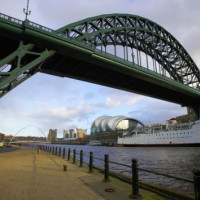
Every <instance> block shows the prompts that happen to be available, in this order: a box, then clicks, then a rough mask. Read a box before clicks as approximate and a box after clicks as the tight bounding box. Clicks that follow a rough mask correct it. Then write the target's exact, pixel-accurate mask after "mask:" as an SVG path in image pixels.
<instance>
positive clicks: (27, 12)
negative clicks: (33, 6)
mask: <svg viewBox="0 0 200 200" xmlns="http://www.w3.org/2000/svg"><path fill="white" fill-rule="evenodd" d="M28 7H29V0H28V1H27V7H26V9H25V8H24V9H23V12H24V14H25V15H26V18H25V21H26V20H27V18H28V15H30V14H31V11H30V10H28Z"/></svg>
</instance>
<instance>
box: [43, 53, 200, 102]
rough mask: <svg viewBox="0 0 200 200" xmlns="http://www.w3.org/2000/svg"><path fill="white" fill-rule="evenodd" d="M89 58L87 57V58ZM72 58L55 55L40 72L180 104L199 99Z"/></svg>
mask: <svg viewBox="0 0 200 200" xmlns="http://www.w3.org/2000/svg"><path fill="white" fill-rule="evenodd" d="M88 60H89V59H88ZM89 61H90V62H87V61H83V60H78V59H74V58H72V57H68V56H63V55H58V54H57V55H55V56H54V57H52V58H51V59H49V60H48V61H47V62H46V63H45V65H44V66H43V68H42V72H44V73H47V74H52V75H57V76H61V77H71V78H75V79H79V80H83V81H88V82H92V83H96V84H100V85H104V86H109V87H113V88H117V89H122V90H125V91H129V92H133V93H137V94H143V95H144V94H145V95H147V96H150V97H155V98H159V99H163V100H168V101H170V102H174V103H179V104H182V105H195V104H196V105H198V104H199V100H198V99H194V98H190V97H189V96H188V95H186V94H182V93H178V92H177V91H173V90H170V89H167V88H164V87H162V86H161V85H155V84H153V83H150V82H147V81H144V80H141V79H140V78H137V77H134V76H132V75H131V73H130V75H128V74H127V73H126V74H123V73H121V72H118V71H115V70H112V69H109V68H108V67H107V66H106V64H105V63H104V65H102V63H96V61H92V60H89Z"/></svg>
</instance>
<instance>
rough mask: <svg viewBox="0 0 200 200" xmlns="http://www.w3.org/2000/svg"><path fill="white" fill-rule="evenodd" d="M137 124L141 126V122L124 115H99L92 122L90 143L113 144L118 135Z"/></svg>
mask: <svg viewBox="0 0 200 200" xmlns="http://www.w3.org/2000/svg"><path fill="white" fill-rule="evenodd" d="M137 126H143V123H142V122H140V121H139V120H137V119H133V118H130V117H126V116H121V115H120V116H102V117H99V118H97V119H96V120H95V121H94V122H93V123H92V126H91V134H90V143H91V144H101V145H115V144H116V143H117V138H118V137H119V136H122V135H123V134H124V133H127V132H130V131H131V130H133V129H134V128H136V127H137Z"/></svg>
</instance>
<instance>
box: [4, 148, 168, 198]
mask: <svg viewBox="0 0 200 200" xmlns="http://www.w3.org/2000/svg"><path fill="white" fill-rule="evenodd" d="M63 164H67V171H63ZM102 180H103V174H101V173H99V172H94V173H88V168H87V167H83V168H80V167H78V166H77V165H74V164H72V163H71V161H70V162H68V161H66V160H65V159H63V158H61V157H59V156H56V155H52V154H50V153H47V152H44V151H41V152H40V154H37V150H36V149H33V148H28V147H21V148H20V149H18V150H16V151H12V152H5V153H1V154H0V200H103V199H108V200H128V199H129V200H130V198H129V195H130V194H131V186H130V185H129V184H126V183H123V182H121V181H119V180H117V179H114V178H111V181H110V182H103V181H102ZM110 188H111V189H114V192H109V191H108V192H107V191H106V189H110ZM140 194H141V198H140V199H146V200H151V199H155V200H164V199H166V198H164V197H161V196H159V195H157V194H155V193H152V192H148V191H145V190H141V189H140Z"/></svg>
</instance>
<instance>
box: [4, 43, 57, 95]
mask: <svg viewBox="0 0 200 200" xmlns="http://www.w3.org/2000/svg"><path fill="white" fill-rule="evenodd" d="M54 54H55V51H53V50H50V51H48V50H43V51H40V52H38V51H35V49H34V45H33V44H26V45H25V44H23V42H22V41H20V44H19V47H18V48H17V50H15V51H14V52H12V53H11V54H10V55H8V56H6V57H5V58H3V59H1V60H0V97H2V96H4V95H5V94H6V93H8V92H9V91H11V90H12V89H13V88H15V87H16V86H17V85H19V84H20V83H22V82H23V81H25V80H26V79H28V78H30V77H31V76H32V75H33V74H35V73H36V72H37V71H38V70H39V68H40V67H41V65H42V64H43V62H44V61H45V60H46V59H47V58H49V57H51V56H53V55H54Z"/></svg>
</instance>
